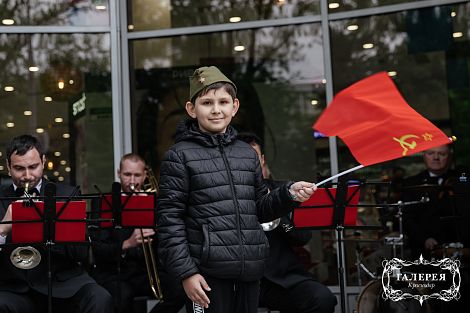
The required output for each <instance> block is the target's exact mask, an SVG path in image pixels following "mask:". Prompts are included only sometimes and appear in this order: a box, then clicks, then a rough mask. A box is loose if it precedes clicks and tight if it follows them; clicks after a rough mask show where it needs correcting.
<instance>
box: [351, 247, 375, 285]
mask: <svg viewBox="0 0 470 313" xmlns="http://www.w3.org/2000/svg"><path fill="white" fill-rule="evenodd" d="M356 268H357V285H358V286H362V277H361V273H362V272H364V273H366V274H367V276H369V277H370V278H372V279H377V278H378V276H377V273H372V272H371V271H370V270H369V269H368V268H367V266H365V265H364V263H362V258H361V248H360V246H359V243H357V244H356Z"/></svg>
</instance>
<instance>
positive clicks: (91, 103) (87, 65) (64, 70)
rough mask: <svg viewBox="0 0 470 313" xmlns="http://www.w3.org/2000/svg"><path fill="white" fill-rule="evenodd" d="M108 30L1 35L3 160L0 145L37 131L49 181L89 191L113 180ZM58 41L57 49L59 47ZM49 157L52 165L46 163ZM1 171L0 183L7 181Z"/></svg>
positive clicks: (0, 129)
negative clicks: (78, 32) (60, 182)
mask: <svg viewBox="0 0 470 313" xmlns="http://www.w3.org/2000/svg"><path fill="white" fill-rule="evenodd" d="M109 39H110V38H109V35H107V34H66V35H57V34H34V35H30V34H11V35H6V34H0V51H1V52H0V66H1V68H2V69H3V70H2V72H1V74H0V86H1V89H0V117H1V118H0V148H1V151H2V156H1V157H0V159H1V161H0V163H1V164H2V165H4V164H5V155H4V152H5V145H6V144H7V143H8V142H9V141H10V140H11V139H12V138H13V137H14V136H18V135H21V134H32V135H36V136H37V137H38V138H39V139H40V140H41V142H42V143H43V144H44V146H45V149H46V158H47V161H48V163H47V164H46V169H45V174H46V175H47V177H48V178H49V179H51V180H52V181H57V180H59V181H65V182H67V183H72V184H76V185H80V186H81V190H82V192H89V191H94V189H93V188H92V187H93V185H94V184H97V185H98V186H100V187H102V188H103V190H107V189H109V184H110V182H112V180H113V171H114V170H113V162H112V160H113V144H112V143H113V140H112V136H113V135H112V133H113V131H112V103H111V77H110V75H111V73H110V53H109V47H110V41H109ZM59 47H60V48H59ZM49 162H50V163H49ZM7 173H8V172H7V170H6V167H3V168H2V169H1V170H0V176H1V178H2V183H3V182H4V181H5V180H8V176H7Z"/></svg>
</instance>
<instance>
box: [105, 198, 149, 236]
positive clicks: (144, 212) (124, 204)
mask: <svg viewBox="0 0 470 313" xmlns="http://www.w3.org/2000/svg"><path fill="white" fill-rule="evenodd" d="M119 200H120V201H119V203H118V205H116V206H115V205H114V203H113V195H112V194H104V195H103V196H102V200H101V205H100V218H101V219H108V220H109V219H112V218H113V216H115V215H116V214H115V213H116V211H117V212H118V214H119V217H118V218H114V219H113V222H111V221H104V222H100V226H101V228H107V227H113V226H121V227H126V228H127V227H129V228H130V227H132V228H146V227H149V228H153V227H155V225H156V224H157V223H156V214H155V211H156V209H155V208H156V207H157V197H156V195H155V194H154V193H129V194H127V193H126V194H123V193H121V194H120V196H119ZM113 207H116V210H113ZM118 221H120V222H118Z"/></svg>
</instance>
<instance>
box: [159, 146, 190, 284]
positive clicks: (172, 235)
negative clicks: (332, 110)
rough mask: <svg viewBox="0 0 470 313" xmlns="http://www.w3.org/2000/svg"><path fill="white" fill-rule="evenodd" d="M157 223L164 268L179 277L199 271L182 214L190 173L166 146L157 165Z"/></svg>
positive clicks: (185, 210) (186, 198) (186, 199)
mask: <svg viewBox="0 0 470 313" xmlns="http://www.w3.org/2000/svg"><path fill="white" fill-rule="evenodd" d="M159 191H160V194H159V197H158V209H157V227H158V231H157V233H158V245H159V246H158V249H159V250H158V251H159V257H160V261H161V262H162V264H163V265H164V266H165V268H166V269H167V270H168V271H169V272H171V273H172V274H173V275H174V276H176V277H177V278H179V279H181V280H182V279H185V278H187V277H189V276H192V275H194V274H196V273H198V272H199V271H198V268H197V265H196V264H195V263H194V261H193V259H192V258H191V256H190V254H189V248H188V242H187V237H186V236H187V234H186V226H185V216H186V213H187V201H188V197H189V194H188V193H189V177H188V173H187V171H186V168H185V165H184V163H183V162H182V160H181V159H180V158H179V156H178V155H177V153H176V152H174V151H173V150H169V151H168V152H167V154H166V155H165V157H164V160H163V162H162V164H161V168H160V188H159Z"/></svg>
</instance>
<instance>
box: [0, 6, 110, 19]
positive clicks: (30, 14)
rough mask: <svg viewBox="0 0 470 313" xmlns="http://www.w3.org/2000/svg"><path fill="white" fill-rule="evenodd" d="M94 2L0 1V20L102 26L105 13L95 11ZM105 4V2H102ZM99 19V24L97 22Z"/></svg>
mask: <svg viewBox="0 0 470 313" xmlns="http://www.w3.org/2000/svg"><path fill="white" fill-rule="evenodd" d="M94 2H97V1H95V0H56V1H49V0H2V1H1V2H0V19H13V20H14V23H15V25H66V24H67V25H75V24H80V25H85V24H87V25H91V24H93V25H103V24H106V23H107V21H108V19H107V18H106V16H107V12H106V11H105V10H102V11H101V12H100V11H98V10H97V9H96V4H100V3H99V2H98V3H94ZM103 2H104V3H106V1H103ZM98 19H101V22H99V21H98Z"/></svg>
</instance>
